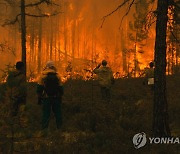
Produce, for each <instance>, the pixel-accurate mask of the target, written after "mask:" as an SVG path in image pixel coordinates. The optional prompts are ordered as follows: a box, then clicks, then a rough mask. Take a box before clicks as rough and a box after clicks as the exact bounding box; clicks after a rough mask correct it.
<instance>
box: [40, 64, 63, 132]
mask: <svg viewBox="0 0 180 154" xmlns="http://www.w3.org/2000/svg"><path fill="white" fill-rule="evenodd" d="M37 94H38V104H41V103H42V105H43V111H42V112H43V115H42V129H46V128H48V124H49V119H50V113H51V109H52V111H53V112H54V115H55V118H56V125H57V129H59V128H60V127H61V125H62V115H61V102H62V95H63V87H62V84H61V79H60V77H59V76H58V73H57V72H56V68H55V66H54V62H53V61H48V62H47V64H46V67H45V69H44V71H43V72H42V75H41V77H40V79H39V83H38V86H37Z"/></svg>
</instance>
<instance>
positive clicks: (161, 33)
mask: <svg viewBox="0 0 180 154" xmlns="http://www.w3.org/2000/svg"><path fill="white" fill-rule="evenodd" d="M167 13H168V0H158V5H157V22H156V42H155V74H154V75H155V85H154V86H155V87H154V88H155V89H154V112H153V136H156V137H157V136H158V137H162V136H170V135H171V133H170V129H169V123H168V107H167V98H166V29H167V20H168V17H167Z"/></svg>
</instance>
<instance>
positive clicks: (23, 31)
mask: <svg viewBox="0 0 180 154" xmlns="http://www.w3.org/2000/svg"><path fill="white" fill-rule="evenodd" d="M21 41H22V44H21V45H22V57H21V59H22V62H23V63H24V74H25V75H26V15H25V0H21Z"/></svg>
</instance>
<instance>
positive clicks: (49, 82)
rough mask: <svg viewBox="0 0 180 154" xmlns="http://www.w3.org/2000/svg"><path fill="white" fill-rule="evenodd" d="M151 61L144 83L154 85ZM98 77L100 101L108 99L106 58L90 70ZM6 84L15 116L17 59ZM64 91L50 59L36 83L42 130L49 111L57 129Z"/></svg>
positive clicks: (20, 94)
mask: <svg viewBox="0 0 180 154" xmlns="http://www.w3.org/2000/svg"><path fill="white" fill-rule="evenodd" d="M153 67H154V66H153V62H151V63H150V68H149V69H147V70H146V73H145V79H146V81H147V84H148V85H150V86H151V87H152V85H153V84H154V80H153V79H154V68H153ZM93 73H95V74H96V75H97V76H98V82H99V85H100V89H101V96H102V101H103V102H108V103H109V102H110V101H111V94H110V90H111V86H112V85H113V84H114V82H115V80H114V77H113V73H112V70H111V68H110V67H108V66H107V61H106V60H103V61H102V62H101V63H100V64H99V65H98V66H97V67H96V68H95V69H94V70H93ZM7 85H8V87H9V89H10V95H9V97H10V100H11V104H12V105H11V107H12V109H11V115H12V116H13V117H14V116H17V115H18V110H19V108H20V106H21V105H23V104H25V102H26V95H27V94H26V92H27V86H26V77H25V74H24V63H23V62H21V61H19V62H17V63H16V68H15V69H14V70H13V71H10V72H9V75H8V78H7ZM63 93H64V90H63V85H62V82H61V78H60V76H59V75H58V73H57V69H56V67H55V64H54V62H53V61H48V62H47V64H46V66H45V68H44V70H43V71H42V74H41V76H40V77H39V80H38V84H37V96H38V104H39V105H42V130H45V129H47V128H48V124H49V120H50V113H51V110H52V111H53V113H54V115H55V118H56V126H57V129H60V128H61V126H62V112H61V104H62V96H63Z"/></svg>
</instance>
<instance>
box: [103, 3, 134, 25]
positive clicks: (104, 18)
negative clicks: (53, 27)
mask: <svg viewBox="0 0 180 154" xmlns="http://www.w3.org/2000/svg"><path fill="white" fill-rule="evenodd" d="M129 1H130V0H124V2H123V3H121V4H120V5H119V6H118V7H117V8H116V9H115V10H113V11H112V12H110V13H109V14H107V15H105V16H104V17H103V18H102V20H103V21H102V24H101V27H100V28H102V27H103V24H104V22H105V20H106V18H108V17H109V16H111V15H112V14H113V13H115V12H116V11H118V10H119V9H120V8H121V7H122V6H124V5H125V4H126V3H127V2H129ZM133 1H134V0H133Z"/></svg>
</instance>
